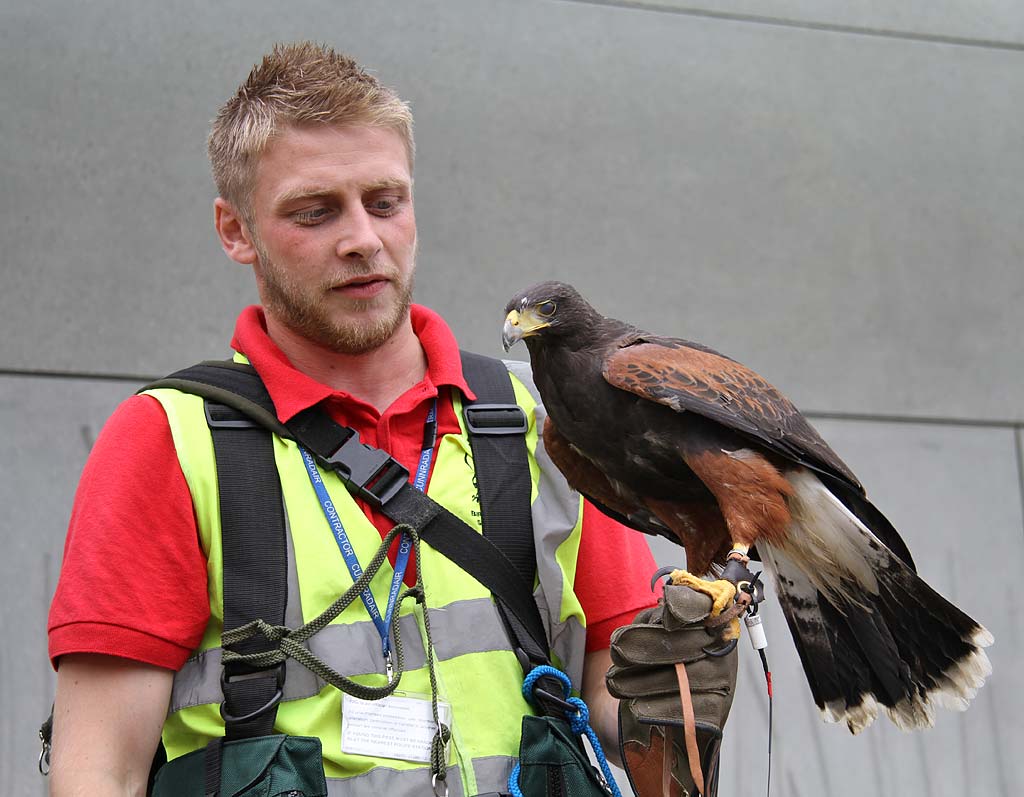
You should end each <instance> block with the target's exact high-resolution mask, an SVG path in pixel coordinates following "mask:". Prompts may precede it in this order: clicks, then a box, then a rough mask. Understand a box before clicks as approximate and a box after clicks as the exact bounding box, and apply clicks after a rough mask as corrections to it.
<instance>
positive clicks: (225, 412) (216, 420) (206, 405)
mask: <svg viewBox="0 0 1024 797" xmlns="http://www.w3.org/2000/svg"><path fill="white" fill-rule="evenodd" d="M203 412H205V413H206V424H207V426H209V427H210V428H211V429H254V428H256V427H257V426H259V424H257V423H256V422H255V421H253V420H252V419H250V418H248V417H247V416H246V415H244V414H243V413H241V412H239V411H238V410H236V409H234V408H233V407H229V406H227V405H226V404H218V403H217V402H215V401H204V402H203Z"/></svg>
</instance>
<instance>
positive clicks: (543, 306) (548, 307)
mask: <svg viewBox="0 0 1024 797" xmlns="http://www.w3.org/2000/svg"><path fill="white" fill-rule="evenodd" d="M537 312H538V313H539V314H540V315H542V316H544V317H545V318H547V317H548V316H553V315H554V314H555V303H554V302H541V303H540V304H538V305H537Z"/></svg>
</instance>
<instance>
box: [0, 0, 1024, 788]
mask: <svg viewBox="0 0 1024 797" xmlns="http://www.w3.org/2000/svg"><path fill="white" fill-rule="evenodd" d="M1022 32H1024V10H1022V7H1021V6H1019V4H1016V3H1010V2H1009V1H1008V0H973V1H972V2H967V1H966V0H961V1H960V2H956V1H955V0H944V1H943V2H933V3H925V2H912V3H904V4H890V3H880V2H864V3H839V2H814V3H811V2H805V1H804V0H765V2H758V3H753V2H744V0H734V1H733V2H721V3H693V4H692V5H691V4H687V3H682V2H668V1H665V2H649V3H630V2H622V3H602V2H575V1H569V2H566V1H560V0H528V1H520V2H512V0H506V1H502V0H478V1H477V2H471V1H470V0H447V1H446V2H413V1H412V0H396V2H391V3H387V4H381V3H373V2H327V0H324V1H323V2H305V3H296V4H288V5H287V6H285V5H284V4H276V3H271V2H266V1H265V0H260V1H259V2H240V1H239V0H233V1H231V2H224V3H219V4H207V3H198V2H173V3H156V2H152V3H147V2H135V3H127V2H120V3H119V2H113V1H112V0H95V1H94V2H91V3H89V4H79V3H70V2H50V3H46V4H36V5H29V4H24V3H14V2H11V0H0V73H2V74H3V75H4V80H3V81H0V180H2V187H3V190H2V191H0V241H2V244H3V246H2V247H0V285H2V290H0V428H2V429H3V431H4V433H5V438H6V439H7V440H8V448H7V449H6V453H5V454H4V455H3V459H2V461H3V472H4V476H5V478H4V479H2V480H0V498H2V499H3V501H4V503H3V505H4V507H5V508H6V509H7V511H6V512H5V514H4V516H3V519H2V520H0V542H2V543H3V546H4V551H5V553H6V555H5V556H3V557H0V562H2V564H0V567H2V573H0V575H2V577H3V583H4V596H5V597H4V601H3V603H2V604H0V623H2V625H0V629H2V631H3V633H4V635H5V642H6V644H5V646H4V648H3V649H4V653H3V654H2V660H0V672H3V673H4V677H3V678H0V717H2V718H3V719H2V720H0V722H2V728H0V740H2V741H0V791H3V793H5V794H16V795H21V794H39V793H42V791H43V786H42V785H41V783H40V782H39V781H38V778H37V777H36V776H35V775H34V768H35V760H34V756H35V752H34V750H35V740H34V728H35V727H36V726H37V725H38V718H39V717H40V715H42V714H43V713H44V711H45V708H46V706H47V705H48V700H49V694H50V690H51V688H52V677H51V676H50V674H49V673H48V672H47V670H46V659H45V633H44V625H45V609H46V604H47V602H48V599H49V596H50V594H51V593H52V590H53V585H54V582H55V578H56V574H57V571H58V567H59V559H60V550H61V545H62V538H63V533H64V526H65V523H66V520H67V515H68V511H69V507H70V502H71V498H72V494H73V491H74V484H75V480H76V477H77V473H78V471H79V470H80V468H81V465H82V462H83V461H84V458H85V455H86V452H87V449H88V445H89V443H90V441H91V439H93V437H94V435H95V431H96V430H97V429H98V428H99V426H100V424H101V423H102V421H103V419H104V418H105V417H106V415H107V414H108V413H109V412H110V410H111V409H112V408H113V407H114V406H115V404H116V402H117V401H118V400H119V398H120V397H122V396H124V395H127V394H128V393H130V392H131V391H132V389H133V388H134V386H135V384H137V382H133V381H132V380H131V379H125V380H122V381H117V380H112V379H110V377H112V376H117V375H138V376H140V377H141V376H145V375H150V374H152V375H156V374H159V373H163V372H166V371H168V370H171V369H173V368H176V367H178V366H180V365H183V364H186V363H189V362H192V361H194V360H197V359H201V358H203V357H207V356H217V355H219V354H221V353H223V352H224V351H225V349H226V346H227V340H228V337H229V335H230V330H231V327H232V325H233V320H234V316H235V314H236V312H237V310H238V309H239V308H240V307H242V306H244V305H245V304H246V303H249V302H251V301H253V300H254V299H255V292H254V290H253V288H252V286H251V284H250V279H249V277H248V275H247V274H246V273H245V271H244V269H241V268H239V267H237V266H235V265H234V264H232V263H230V262H229V261H227V260H226V258H224V256H223V255H222V254H221V252H220V251H219V248H218V246H217V243H216V240H215V238H214V235H213V231H212V226H211V214H210V202H211V200H212V198H213V196H214V191H213V186H212V183H211V181H210V179H209V177H208V175H207V167H206V164H205V157H204V140H205V133H206V128H207V124H208V120H209V119H210V118H211V117H212V116H213V114H214V112H215V110H216V107H217V106H218V104H219V103H220V102H221V101H222V100H223V99H224V98H225V97H226V96H227V95H228V94H229V93H230V91H231V90H232V89H233V87H234V86H235V85H236V84H237V83H238V82H239V81H240V80H241V79H242V77H244V74H245V72H246V70H247V69H248V67H249V65H250V64H251V63H252V62H253V61H255V60H257V59H258V58H259V56H260V55H261V54H262V52H263V51H265V50H266V49H268V48H269V46H270V44H271V43H272V42H274V41H276V40H287V39H295V38H315V39H319V40H327V41H329V42H331V43H332V44H334V45H335V46H337V47H339V48H340V49H343V50H346V51H348V52H350V53H351V54H352V55H354V56H356V57H357V58H359V59H361V60H362V61H364V62H365V63H366V64H367V65H369V66H371V67H372V68H373V69H374V70H375V71H376V72H377V73H378V74H379V75H380V76H381V77H382V78H383V79H384V80H385V81H386V82H389V83H391V84H392V85H394V86H396V87H397V88H398V90H399V91H400V93H401V94H402V95H403V96H404V97H406V98H407V99H409V100H410V101H411V102H412V104H413V108H414V112H415V114H416V120H417V143H418V147H419V159H418V164H417V212H418V215H419V220H420V241H421V257H420V276H419V286H418V298H419V299H420V301H422V302H424V303H426V304H428V305H430V306H432V307H434V308H436V309H438V310H439V311H441V312H442V313H443V314H444V315H445V316H446V317H448V318H449V320H450V321H451V323H452V326H453V327H454V329H455V330H456V332H457V334H458V335H459V337H460V339H461V340H462V342H463V344H464V345H466V346H468V347H470V348H476V349H478V350H481V351H485V352H491V353H496V352H497V348H498V347H497V339H498V328H499V326H500V321H501V317H500V316H501V312H500V311H501V308H502V307H503V306H504V303H505V300H506V298H507V297H508V296H509V295H510V294H511V293H513V292H514V291H515V290H517V289H518V288H520V287H522V286H524V285H526V284H528V283H530V282H532V281H536V280H539V279H542V278H549V277H560V278H562V279H566V280H568V281H570V282H573V283H574V284H576V285H577V286H578V287H579V288H580V289H581V290H582V291H583V292H584V293H585V294H587V295H589V296H590V297H591V298H592V299H593V301H594V303H595V304H596V305H597V306H598V307H600V308H602V309H604V310H605V311H606V312H607V313H609V314H612V315H618V316H620V317H623V318H627V319H629V320H632V321H634V322H638V323H640V324H642V325H644V326H647V327H649V328H651V329H653V330H656V331H659V332H664V333H671V334H675V335H680V336H684V337H689V338H691V339H695V340H701V341H703V342H706V343H708V344H710V345H713V346H715V347H716V348H718V349H720V350H722V351H724V352H726V353H728V354H731V355H732V356H734V357H736V358H737V359H740V360H742V361H744V362H746V363H747V364H749V365H751V366H753V367H755V368H757V369H758V370H760V371H761V372H762V373H764V374H766V375H767V376H768V377H769V378H770V379H771V380H772V381H773V382H775V383H776V384H777V385H779V386H780V387H782V388H783V389H784V390H785V391H786V392H787V393H788V394H789V395H790V396H791V397H792V398H793V399H794V400H795V401H796V402H797V403H798V404H799V405H800V406H802V407H803V408H804V409H805V410H807V411H809V412H810V413H811V414H812V415H813V416H814V417H815V418H817V419H819V420H820V423H819V426H820V427H821V430H822V431H823V432H824V433H825V436H826V437H827V438H828V439H829V440H830V441H832V442H833V444H834V447H835V448H836V449H837V450H838V452H839V453H840V454H841V455H842V456H843V457H844V458H845V459H846V460H847V461H848V462H849V463H850V464H851V465H852V466H853V467H854V469H855V470H856V471H857V472H858V474H859V475H860V476H861V478H862V480H863V481H864V482H865V484H866V485H867V487H868V490H869V493H870V494H871V495H872V496H873V497H874V498H875V500H876V502H877V503H878V504H879V505H880V506H881V507H882V508H883V510H885V511H886V512H887V513H889V514H890V516H891V517H892V519H893V520H894V522H895V523H896V525H897V527H898V528H900V529H901V530H902V531H903V532H904V534H905V536H906V537H907V539H908V541H909V542H910V544H911V547H912V549H913V550H914V552H915V555H916V556H917V558H918V561H919V564H920V566H921V570H922V571H923V572H924V573H925V574H926V575H927V576H928V578H929V579H930V580H931V581H932V582H933V583H934V584H935V585H936V586H937V587H939V588H940V589H941V590H942V591H944V592H945V593H946V594H948V595H950V596H952V597H955V598H956V600H957V601H958V602H959V603H960V604H961V605H963V606H964V607H965V608H966V609H967V610H969V611H970V612H972V613H973V614H975V616H977V617H979V618H980V619H982V621H983V622H985V623H986V625H987V626H988V627H989V628H990V629H991V630H992V631H993V633H995V635H996V638H997V644H996V647H995V648H993V649H992V659H993V663H994V665H995V668H996V674H995V675H994V676H993V678H992V680H991V682H990V684H989V686H988V687H986V689H985V690H984V691H983V692H982V693H981V695H980V696H979V698H978V700H977V701H976V704H975V706H974V707H973V708H972V709H971V710H970V711H969V712H968V713H967V714H965V715H945V716H943V717H941V718H940V722H939V725H938V727H937V728H936V729H934V730H932V731H930V732H928V733H923V734H915V735H904V734H899V733H898V732H897V731H894V730H893V729H891V728H889V727H885V726H884V725H882V724H881V723H880V727H877V728H874V729H872V730H870V731H869V732H867V733H866V734H865V735H864V736H862V737H859V738H856V739H851V738H848V734H847V733H846V732H845V730H842V729H840V728H835V727H832V726H825V725H823V724H822V723H820V721H819V720H818V719H817V718H816V717H814V716H812V715H813V711H812V708H811V705H810V700H809V697H808V695H807V692H806V688H805V687H804V686H803V684H802V681H801V676H800V674H799V670H798V665H797V662H796V658H795V656H794V655H793V652H792V645H791V643H790V642H789V640H788V638H787V637H788V635H787V632H786V631H785V630H784V626H783V623H782V621H781V618H778V617H770V618H769V619H770V620H773V621H772V622H770V625H769V635H770V641H771V645H772V647H771V649H770V652H771V654H772V665H773V669H774V671H775V675H776V680H777V683H778V689H777V695H778V702H777V705H776V729H777V732H776V740H775V741H776V747H775V752H776V759H775V764H774V767H773V780H774V783H775V790H774V793H776V794H792V795H799V794H804V795H807V794H835V795H847V794H849V795H853V794H859V793H862V792H863V791H864V790H865V788H867V789H870V790H872V791H873V792H874V793H876V794H881V795H884V794H900V795H925V794H932V795H944V794H960V793H963V792H964V791H966V789H967V788H970V787H971V786H973V787H974V788H975V789H977V788H978V787H982V790H983V791H984V792H985V793H991V794H1003V795H1009V794H1011V793H1013V791H1012V784H1013V783H1015V782H1019V781H1020V780H1021V779H1022V777H1024V764H1022V763H1021V761H1020V759H1019V757H1015V756H1014V755H1013V751H1014V749H1015V746H1016V745H1019V744H1020V743H1021V742H1022V741H1024V733H1022V729H1021V724H1020V720H1019V717H1020V716H1021V713H1022V712H1021V709H1022V708H1024V706H1022V705H1021V700H1020V698H1019V696H1018V694H1017V692H1016V690H1015V689H1014V688H1013V678H1014V674H1015V671H1016V669H1017V668H1018V667H1019V666H1020V665H1021V664H1022V663H1024V655H1022V650H1021V644H1022V639H1024V624H1022V621H1021V618H1020V614H1019V611H1018V610H1017V609H1016V607H1015V606H1014V605H1013V603H1012V592H1011V591H1010V588H1009V587H1008V586H1007V584H1008V580H1009V578H1010V577H1011V575H1012V574H1014V573H1016V572H1019V569H1020V565H1021V564H1022V562H1021V560H1022V558H1024V544H1022V543H1024V538H1022V526H1024V521H1022V517H1021V513H1022V509H1021V507H1022V490H1021V459H1022V457H1021V449H1022V444H1024V443H1022V436H1024V432H1022V425H1024V401H1022V399H1024V354H1022V347H1021V345H1020V343H1021V340H1022V323H1021V320H1020V318H1021V314H1020V308H1021V306H1022V303H1024V269H1021V267H1020V261H1021V255H1022V253H1024V235H1022V233H1021V230H1020V227H1021V225H1020V207H1021V189H1020V186H1021V185H1024V148H1022V146H1021V144H1022V142H1024V135H1022V134H1024V113H1022V111H1021V108H1022V107H1024V77H1022V75H1024V69H1022V66H1024V44H1022V42H1024V33H1022ZM521 356H525V351H524V352H522V354H521ZM47 374H50V375H47ZM53 374H57V376H53ZM656 553H657V555H658V557H659V559H661V560H663V561H668V560H671V559H674V558H675V554H674V553H673V552H669V551H666V550H664V549H662V548H660V547H659V548H657V549H656ZM744 644H745V643H744ZM742 666H743V669H742V677H743V680H742V684H741V689H742V692H741V695H740V697H739V698H738V700H737V708H736V712H737V713H736V714H735V715H734V720H733V723H732V725H731V726H730V736H729V739H728V745H729V747H728V748H727V752H726V755H727V756H728V758H729V761H730V763H731V765H732V768H731V769H730V770H729V772H728V774H727V776H726V780H725V783H723V794H732V793H737V792H738V791H739V790H740V789H743V790H744V791H745V790H747V789H754V790H755V791H756V790H758V789H760V788H761V786H760V785H759V784H761V783H763V763H764V752H763V748H764V738H763V724H764V714H763V711H764V705H763V698H762V697H761V692H760V688H761V686H760V684H761V680H760V679H761V676H760V674H759V673H758V672H757V671H756V659H755V658H754V657H752V656H747V657H746V658H745V660H744V662H743V665H742ZM737 718H738V719H737Z"/></svg>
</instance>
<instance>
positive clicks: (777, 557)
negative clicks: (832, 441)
mask: <svg viewBox="0 0 1024 797" xmlns="http://www.w3.org/2000/svg"><path fill="white" fill-rule="evenodd" d="M505 312H506V319H505V324H504V330H503V343H504V345H505V350H506V351H507V350H508V349H509V347H510V346H511V345H512V344H513V343H515V342H516V341H518V340H524V341H525V343H526V346H527V348H528V349H529V351H530V360H531V366H532V369H533V375H534V380H535V382H536V385H537V390H538V391H539V393H540V396H541V399H542V400H543V402H544V405H545V408H546V410H547V413H548V417H547V421H546V423H545V426H544V429H543V438H544V445H545V448H546V450H547V452H548V454H549V455H550V457H551V459H552V461H553V462H554V463H555V464H556V465H557V466H558V468H559V469H560V470H561V471H562V473H563V474H564V475H565V477H566V479H567V481H568V482H569V484H570V485H572V486H573V487H574V488H575V489H577V490H578V491H579V492H580V493H582V494H583V495H585V496H586V497H587V498H588V499H590V500H591V502H592V503H594V504H595V505H597V506H598V507H599V508H600V509H602V510H603V511H605V512H606V513H607V514H609V515H611V516H613V517H615V518H616V519H617V520H619V521H621V522H623V523H625V524H626V525H628V526H630V527H632V528H634V529H636V530H638V531H642V532H645V533H648V534H660V535H663V536H665V537H667V538H669V539H671V540H672V541H674V542H677V543H680V544H682V545H683V546H684V547H685V549H686V560H687V568H688V570H690V571H691V573H694V574H697V575H704V574H711V573H717V574H721V573H722V572H723V568H725V575H726V578H729V575H730V573H731V572H734V568H733V566H732V564H729V565H728V567H727V560H729V559H740V560H741V561H743V562H744V563H745V561H746V554H747V552H748V551H749V550H750V548H752V547H753V546H754V545H755V544H756V546H757V547H756V553H757V555H759V557H760V559H761V561H762V562H763V564H764V566H765V569H766V570H767V571H768V572H769V573H770V574H771V575H772V577H773V581H774V585H775V588H776V591H777V594H778V598H779V602H780V604H781V607H782V610H783V613H784V614H785V617H786V621H787V624H788V625H789V629H790V632H791V634H792V636H793V640H794V642H795V643H796V647H797V651H798V653H799V656H800V660H801V663H802V665H803V669H804V672H805V674H806V676H807V680H808V682H809V684H810V688H811V692H812V694H813V697H814V700H815V703H816V704H817V706H818V708H819V709H820V710H821V712H822V713H823V715H824V717H825V719H827V720H829V721H833V722H845V723H846V724H847V726H848V727H849V729H850V730H851V731H852V732H853V733H858V732H859V731H861V730H863V729H864V728H865V727H867V726H868V725H870V724H871V722H873V721H874V719H875V717H876V716H877V715H878V712H879V710H880V709H885V710H886V711H887V713H888V715H889V717H890V718H891V719H892V721H893V722H894V723H895V724H896V725H898V726H899V727H901V728H904V729H912V728H921V727H928V726H931V725H932V724H933V723H934V712H933V709H934V707H935V706H937V705H939V706H945V707H947V708H952V709H956V710H963V709H965V708H966V707H967V705H968V702H969V701H970V700H971V698H973V697H974V695H975V693H976V692H977V689H978V688H979V687H980V686H981V685H982V684H983V683H984V680H985V678H986V676H987V675H988V674H989V673H990V672H991V666H990V664H989V661H988V657H987V656H986V654H985V651H984V650H983V649H982V648H984V647H986V646H987V645H989V644H991V642H992V636H991V634H989V632H988V631H986V630H985V628H984V627H982V626H981V625H980V624H979V623H977V622H975V621H974V620H973V619H972V618H970V617H968V616H967V615H966V614H965V613H964V612H962V611H960V610H959V609H958V608H957V607H956V606H954V605H952V604H951V603H950V602H949V601H947V600H946V599H945V598H943V597H942V596H941V595H939V594H938V593H937V592H935V591H934V590H933V589H932V588H931V587H930V586H928V584H927V583H925V581H924V580H923V579H921V578H920V577H919V576H918V575H917V573H916V569H915V566H914V563H913V560H912V558H911V555H910V552H909V551H908V549H907V546H906V545H905V543H904V542H903V540H902V539H901V538H900V535H899V533H898V532H897V531H896V529H895V528H893V526H892V524H891V523H890V522H889V521H888V520H887V519H886V518H885V516H884V515H883V514H882V513H881V512H880V511H879V510H878V509H876V508H875V507H874V505H873V504H872V503H871V502H870V501H868V499H867V497H866V495H865V492H864V488H863V487H862V486H861V484H860V482H859V481H858V480H857V477H856V476H854V474H853V473H852V472H851V470H850V469H849V468H848V467H847V466H846V465H845V464H844V463H843V461H842V460H841V459H840V458H839V457H838V456H837V455H836V454H835V452H833V451H832V449H831V448H829V446H828V444H827V443H826V442H825V441H824V440H823V439H822V438H821V437H820V435H819V434H818V433H817V432H816V431H815V430H814V429H813V428H812V427H811V425H810V424H809V423H808V422H807V420H806V419H805V418H804V416H803V415H801V414H800V412H799V411H798V410H797V409H796V407H795V406H793V404H792V403H791V402H790V401H789V400H788V399H787V398H786V397H785V396H783V395H782V394H781V393H780V392H779V391H778V390H776V389H775V388H774V387H772V385H770V384H769V383H768V382H767V381H766V380H765V379H763V378H762V377H761V376H759V375H758V374H756V373H755V372H754V371H752V370H750V369H749V368H746V367H745V366H743V365H741V364H740V363H738V362H736V361H735V360H732V359H730V358H728V357H726V356H724V355H722V354H719V353H718V352H715V351H713V350H712V349H709V348H708V347H706V346H703V345H701V344H699V343H693V342H690V341H686V340H680V339H678V338H669V337H661V336H658V335H652V334H649V333H647V332H644V331H643V330H641V329H638V328H636V327H634V326H632V325H630V324H627V323H624V322H622V321H618V320H615V319H612V318H606V317H604V316H602V315H601V314H599V313H598V312H597V311H596V310H595V309H594V308H593V307H591V306H590V305H589V304H588V303H587V302H586V300H585V299H583V297H581V296H580V294H579V293H578V292H577V291H576V290H575V289H574V288H573V287H572V286H570V285H567V284H565V283H561V282H544V283H541V284H539V285H535V286H533V287H531V288H528V289H526V290H525V291H522V292H521V293H519V294H518V295H517V296H515V297H514V298H513V299H512V300H511V301H510V302H509V303H508V305H507V306H506V308H505ZM742 570H745V568H742Z"/></svg>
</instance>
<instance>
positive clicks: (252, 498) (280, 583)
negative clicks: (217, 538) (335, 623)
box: [205, 400, 288, 739]
mask: <svg viewBox="0 0 1024 797" xmlns="http://www.w3.org/2000/svg"><path fill="white" fill-rule="evenodd" d="M205 408H206V419H207V423H208V424H209V427H210V434H211V436H212V437H213V448H214V453H215V456H216V460H217V485H218V494H219V496H220V520H221V549H222V552H223V562H224V564H223V585H224V629H225V630H231V629H234V628H238V627H240V626H243V625H245V624H246V623H248V622H250V621H251V620H253V619H254V618H261V619H263V620H265V621H266V622H268V623H270V624H271V625H283V624H284V615H285V606H286V603H287V599H288V547H287V540H286V539H285V520H284V504H283V500H282V497H281V482H280V477H279V476H278V473H277V466H276V464H275V462H274V448H273V445H274V443H273V438H272V437H271V436H270V435H269V434H268V433H267V431H266V430H265V429H264V428H262V427H261V426H258V425H257V424H255V423H254V422H253V421H251V420H249V419H248V418H246V417H245V416H244V415H241V414H240V413H238V412H237V411H235V410H233V409H231V408H229V407H225V406H223V405H220V404H216V403H214V402H211V401H209V400H207V401H206V402H205ZM233 649H234V650H236V651H237V652H239V653H259V652H263V651H266V650H271V649H273V643H271V642H270V641H268V640H266V639H262V638H259V637H253V638H250V639H247V640H245V641H244V642H242V643H240V644H238V645H237V646H235V647H234V648H233ZM282 667H283V665H282ZM283 682H284V674H283V672H281V671H279V670H278V668H275V669H274V670H272V671H270V672H266V673H263V674H260V675H255V674H254V673H253V672H252V671H251V670H250V669H248V668H246V667H244V666H243V665H240V664H226V665H225V667H224V673H223V686H224V706H223V714H224V719H225V728H226V736H227V738H228V739H238V738H244V737H251V736H264V735H267V734H270V733H272V732H273V727H274V718H275V717H276V715H277V698H280V694H279V690H280V687H281V685H282V684H283ZM264 706H266V707H267V708H266V710H264V711H262V712H260V711H259V709H260V708H262V707H264ZM253 714H255V716H252V718H251V719H242V718H245V717H247V716H250V715H253Z"/></svg>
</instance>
